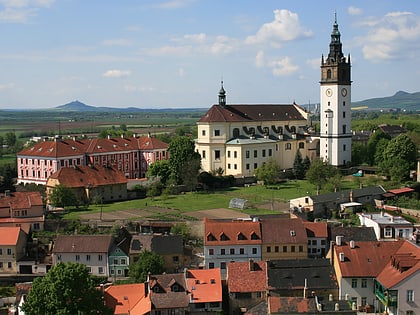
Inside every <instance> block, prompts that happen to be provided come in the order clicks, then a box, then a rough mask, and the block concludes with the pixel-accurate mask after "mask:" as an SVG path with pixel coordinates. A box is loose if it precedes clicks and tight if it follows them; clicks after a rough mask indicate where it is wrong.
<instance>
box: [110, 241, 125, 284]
mask: <svg viewBox="0 0 420 315" xmlns="http://www.w3.org/2000/svg"><path fill="white" fill-rule="evenodd" d="M129 264H130V257H129V256H128V255H126V254H125V253H124V252H123V251H122V250H121V249H119V248H116V249H115V250H114V251H113V252H112V253H111V254H110V255H109V274H110V275H111V276H116V277H127V276H128V269H129Z"/></svg>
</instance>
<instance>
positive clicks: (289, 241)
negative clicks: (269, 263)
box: [260, 216, 308, 260]
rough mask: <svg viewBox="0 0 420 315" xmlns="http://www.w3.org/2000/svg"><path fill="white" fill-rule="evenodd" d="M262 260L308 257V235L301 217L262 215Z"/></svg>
mask: <svg viewBox="0 0 420 315" xmlns="http://www.w3.org/2000/svg"><path fill="white" fill-rule="evenodd" d="M260 222H261V231H262V245H261V257H262V260H277V259H302V258H307V257H308V237H307V233H306V229H305V226H304V225H303V223H302V220H301V219H296V218H273V217H270V216H268V217H265V216H263V217H261V218H260Z"/></svg>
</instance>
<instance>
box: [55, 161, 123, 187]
mask: <svg viewBox="0 0 420 315" xmlns="http://www.w3.org/2000/svg"><path fill="white" fill-rule="evenodd" d="M50 179H57V180H58V181H59V183H60V184H61V185H65V186H67V187H72V188H76V187H87V186H90V187H98V186H105V185H112V184H126V183H127V178H126V177H125V176H124V173H123V172H121V171H118V170H116V169H114V168H112V167H105V166H100V165H95V166H75V167H62V168H60V169H59V170H58V171H57V172H55V173H54V174H52V175H51V176H50Z"/></svg>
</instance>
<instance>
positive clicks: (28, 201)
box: [0, 191, 43, 209]
mask: <svg viewBox="0 0 420 315" xmlns="http://www.w3.org/2000/svg"><path fill="white" fill-rule="evenodd" d="M42 205H43V203H42V197H41V193H40V192H35V191H34V192H13V193H10V195H2V196H1V197H0V208H10V206H11V207H12V208H13V209H30V208H31V207H32V206H42Z"/></svg>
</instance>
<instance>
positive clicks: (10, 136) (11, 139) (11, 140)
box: [4, 132, 16, 147]
mask: <svg viewBox="0 0 420 315" xmlns="http://www.w3.org/2000/svg"><path fill="white" fill-rule="evenodd" d="M4 140H5V142H6V144H7V145H8V146H9V147H13V146H14V145H15V144H16V134H15V133H14V132H8V133H6V134H5V136H4Z"/></svg>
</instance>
